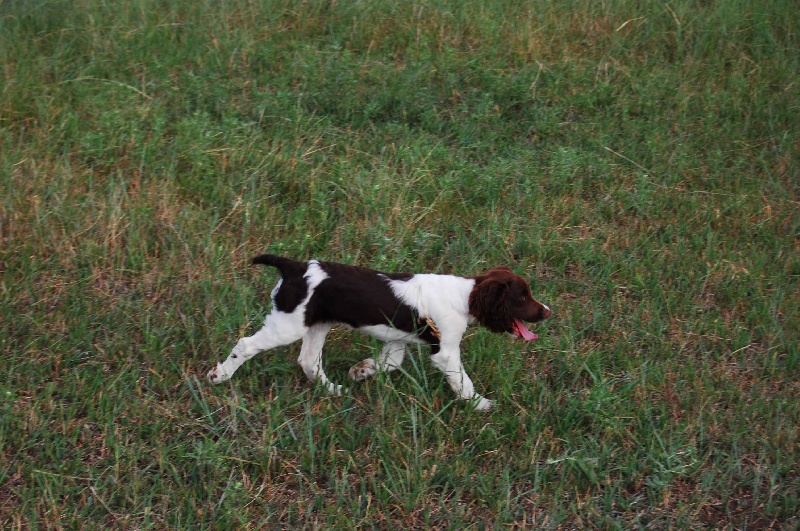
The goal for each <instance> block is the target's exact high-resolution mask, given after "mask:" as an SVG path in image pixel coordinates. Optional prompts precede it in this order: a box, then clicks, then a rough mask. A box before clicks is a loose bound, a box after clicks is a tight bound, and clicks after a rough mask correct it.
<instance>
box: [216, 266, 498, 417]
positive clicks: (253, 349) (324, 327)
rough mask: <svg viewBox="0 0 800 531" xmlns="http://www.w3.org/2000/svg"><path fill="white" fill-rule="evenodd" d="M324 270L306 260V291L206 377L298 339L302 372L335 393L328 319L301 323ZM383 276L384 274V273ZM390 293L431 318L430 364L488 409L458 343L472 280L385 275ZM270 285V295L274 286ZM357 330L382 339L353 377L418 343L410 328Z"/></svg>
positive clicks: (388, 366) (393, 364)
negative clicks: (434, 332) (325, 358)
mask: <svg viewBox="0 0 800 531" xmlns="http://www.w3.org/2000/svg"><path fill="white" fill-rule="evenodd" d="M326 278H328V275H327V274H326V273H325V272H324V271H323V270H322V268H321V267H320V266H319V263H318V262H316V261H311V262H309V267H308V270H307V272H306V274H305V279H306V282H307V284H308V295H307V296H306V298H305V299H304V300H303V302H302V303H301V304H300V305H299V306H298V307H297V308H296V309H295V310H294V311H293V312H291V313H285V312H281V311H278V310H275V309H273V311H272V313H270V314H269V315H267V317H266V319H265V320H264V326H263V327H262V328H261V330H259V331H258V332H256V333H255V334H254V335H252V336H250V337H244V338H242V339H240V340H239V342H238V343H237V344H236V346H235V347H234V348H233V350H232V351H231V354H230V355H229V356H228V358H227V359H226V360H225V362H223V363H218V364H217V366H216V367H215V368H214V369H212V370H211V371H210V372H209V373H208V380H209V381H210V382H212V383H215V384H216V383H220V382H223V381H225V380H228V379H230V377H231V376H232V375H233V373H234V372H236V370H237V369H238V368H239V367H241V365H242V364H243V363H244V362H245V361H247V360H248V359H250V358H252V357H253V356H254V355H255V354H256V353H258V352H261V351H264V350H267V349H271V348H274V347H277V346H281V345H287V344H289V343H293V342H294V341H297V340H298V339H301V338H302V339H303V344H302V346H301V347H300V356H299V358H298V362H299V363H300V366H301V367H302V368H303V372H304V373H305V374H306V376H308V378H309V379H310V380H312V381H319V382H320V383H322V384H323V385H325V386H326V387H327V390H328V392H329V393H330V394H335V395H338V394H340V393H341V391H342V388H341V386H339V385H335V384H333V383H332V382H330V381H329V380H328V378H327V376H326V375H325V371H324V370H323V369H322V345H323V343H324V341H325V337H326V335H327V334H328V332H329V331H330V329H331V327H332V326H333V325H332V324H316V325H313V326H311V327H308V326H306V325H305V322H304V318H305V309H306V305H307V304H308V301H309V299H310V298H311V295H312V294H313V292H314V289H315V288H316V287H317V286H318V285H319V283H320V282H322V281H323V280H325V279H326ZM384 278H386V277H384ZM386 280H387V282H388V283H389V285H390V287H391V289H392V291H393V293H394V294H395V296H396V297H397V298H398V299H399V300H400V301H402V302H403V303H405V304H407V305H408V306H410V307H412V308H413V309H414V310H415V311H416V312H417V313H418V314H419V315H420V317H422V318H423V319H426V318H429V319H431V320H432V321H433V323H435V325H436V328H438V330H439V333H440V335H441V340H440V343H439V352H437V353H436V354H434V355H433V356H431V362H432V363H433V365H434V366H435V367H436V368H438V369H439V370H441V371H442V372H443V373H444V375H445V378H446V379H447V383H448V384H449V385H450V387H451V388H452V389H453V391H454V392H455V393H456V395H457V396H458V397H459V398H461V399H464V400H471V401H473V402H474V403H475V407H476V408H477V409H481V410H484V409H489V408H490V407H491V406H492V402H490V401H489V400H487V399H485V398H483V397H482V396H481V395H479V394H478V393H476V392H475V388H474V385H473V383H472V380H471V379H470V377H469V376H468V375H467V373H466V371H465V370H464V366H463V364H462V363H461V350H460V347H459V345H460V343H461V338H462V336H463V335H464V332H465V331H466V329H467V325H468V324H470V323H471V322H472V321H473V319H472V318H471V316H470V315H469V295H470V292H471V291H472V288H473V287H474V285H475V280H473V279H467V278H462V277H456V276H452V275H433V274H419V275H414V276H413V277H411V278H410V279H409V280H389V279H388V278H386ZM278 287H279V286H277V287H276V288H275V289H274V290H273V291H272V297H273V299H274V298H275V295H276V293H277V291H278ZM359 330H360V331H362V332H364V333H366V334H369V335H372V336H374V337H377V338H379V339H381V340H383V341H386V342H387V343H386V345H385V346H384V348H383V350H382V351H381V354H380V355H379V356H378V359H377V360H374V359H373V358H368V359H365V360H363V361H362V362H360V363H358V364H356V365H355V366H354V367H353V368H352V369H351V370H350V377H351V378H352V379H353V380H363V379H364V378H366V377H368V376H371V375H373V374H375V373H376V372H377V371H379V370H386V371H391V370H394V369H396V368H398V367H399V366H400V364H401V363H402V362H403V358H404V357H405V354H406V345H407V344H408V343H420V342H421V341H420V339H419V338H418V337H417V336H416V335H415V334H409V333H408V332H405V331H402V330H397V329H395V328H392V327H391V326H383V325H380V326H366V327H361V328H359Z"/></svg>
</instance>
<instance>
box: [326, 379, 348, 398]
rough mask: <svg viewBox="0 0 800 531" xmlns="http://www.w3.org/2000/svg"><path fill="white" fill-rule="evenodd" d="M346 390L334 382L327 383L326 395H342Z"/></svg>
mask: <svg viewBox="0 0 800 531" xmlns="http://www.w3.org/2000/svg"><path fill="white" fill-rule="evenodd" d="M346 392H347V389H345V388H344V387H342V386H341V385H336V384H335V383H330V382H329V383H328V396H342V395H343V394H345V393H346Z"/></svg>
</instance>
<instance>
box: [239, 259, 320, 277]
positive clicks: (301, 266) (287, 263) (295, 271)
mask: <svg viewBox="0 0 800 531" xmlns="http://www.w3.org/2000/svg"><path fill="white" fill-rule="evenodd" d="M252 263H253V265H255V264H263V265H268V266H272V267H277V268H278V269H279V270H280V272H281V276H282V277H284V278H285V277H295V276H303V273H305V271H306V269H307V268H308V265H307V264H305V263H303V262H298V261H297V260H292V259H291V258H284V257H283V256H277V255H274V254H260V255H258V256H256V257H255V258H253V262H252Z"/></svg>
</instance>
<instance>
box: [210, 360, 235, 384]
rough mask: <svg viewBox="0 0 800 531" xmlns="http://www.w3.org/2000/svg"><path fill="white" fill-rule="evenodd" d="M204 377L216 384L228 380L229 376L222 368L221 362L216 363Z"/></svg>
mask: <svg viewBox="0 0 800 531" xmlns="http://www.w3.org/2000/svg"><path fill="white" fill-rule="evenodd" d="M206 379H207V380H208V381H209V382H211V383H212V384H215V385H216V384H218V383H222V382H224V381H226V380H230V379H231V377H230V375H229V374H226V373H225V371H223V370H222V364H221V363H217V366H216V367H214V368H213V369H211V370H210V371H209V372H208V374H207V375H206Z"/></svg>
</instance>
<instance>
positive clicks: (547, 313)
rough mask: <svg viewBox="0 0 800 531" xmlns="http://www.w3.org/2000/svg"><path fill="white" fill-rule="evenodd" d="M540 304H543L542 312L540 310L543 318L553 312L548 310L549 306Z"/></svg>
mask: <svg viewBox="0 0 800 531" xmlns="http://www.w3.org/2000/svg"><path fill="white" fill-rule="evenodd" d="M542 306H544V312H542V315H544V318H545V319H547V318H548V317H550V316H551V315H552V314H553V312H552V311H550V308H549V307H548V306H547V305H546V304H542Z"/></svg>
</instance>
